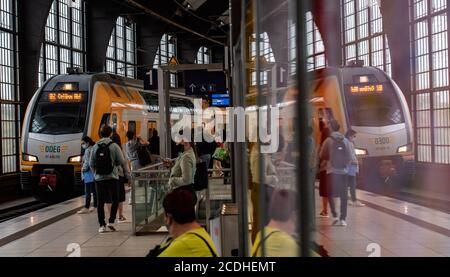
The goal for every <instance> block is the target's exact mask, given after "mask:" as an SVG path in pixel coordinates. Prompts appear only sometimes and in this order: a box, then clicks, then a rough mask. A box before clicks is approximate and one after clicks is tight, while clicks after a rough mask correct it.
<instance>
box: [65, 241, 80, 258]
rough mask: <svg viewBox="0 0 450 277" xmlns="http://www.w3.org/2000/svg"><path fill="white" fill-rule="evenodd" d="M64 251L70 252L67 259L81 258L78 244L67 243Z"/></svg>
mask: <svg viewBox="0 0 450 277" xmlns="http://www.w3.org/2000/svg"><path fill="white" fill-rule="evenodd" d="M66 251H67V252H70V254H69V255H67V257H81V248H80V245H79V244H78V243H74V242H72V243H69V244H68V245H67V247H66Z"/></svg>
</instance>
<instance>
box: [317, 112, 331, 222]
mask: <svg viewBox="0 0 450 277" xmlns="http://www.w3.org/2000/svg"><path fill="white" fill-rule="evenodd" d="M319 130H320V146H319V153H320V150H321V149H322V146H323V143H324V142H325V140H326V139H327V138H328V137H329V136H330V129H329V128H327V127H326V125H325V122H323V120H321V121H320V122H319ZM319 196H320V197H321V198H322V211H321V212H320V214H319V216H321V217H329V215H328V185H327V161H326V160H324V159H320V158H319Z"/></svg>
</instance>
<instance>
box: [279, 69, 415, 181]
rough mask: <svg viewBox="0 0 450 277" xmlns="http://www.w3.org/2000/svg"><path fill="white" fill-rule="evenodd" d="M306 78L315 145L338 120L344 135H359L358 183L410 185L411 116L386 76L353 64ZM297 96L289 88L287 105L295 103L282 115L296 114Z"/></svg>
mask: <svg viewBox="0 0 450 277" xmlns="http://www.w3.org/2000/svg"><path fill="white" fill-rule="evenodd" d="M308 80H309V84H310V86H309V88H310V93H311V94H310V95H311V96H310V101H309V102H310V105H311V113H312V126H313V130H314V131H313V136H314V138H315V141H316V145H317V146H319V145H320V138H321V132H322V128H321V127H327V124H328V122H330V120H332V119H336V120H337V121H338V122H339V123H340V125H341V129H340V132H341V133H343V134H345V133H346V132H347V131H348V130H350V129H352V130H354V131H356V133H357V135H356V140H355V152H356V155H357V157H358V160H359V164H360V174H359V177H360V178H359V181H360V182H359V183H360V184H362V185H369V184H370V185H375V186H380V184H383V183H388V184H393V182H392V181H393V180H395V184H396V185H397V184H404V183H405V182H410V181H411V179H412V178H413V177H414V172H415V158H414V136H413V129H412V121H411V115H410V111H409V108H408V104H407V102H406V99H405V97H404V94H403V93H402V91H401V90H400V88H399V87H398V86H397V84H396V83H395V82H394V81H393V80H392V79H391V78H390V77H389V76H388V75H387V74H386V73H385V72H383V71H382V70H380V69H378V68H376V67H368V66H363V63H362V62H361V61H353V62H351V63H349V64H348V65H347V66H344V67H327V68H323V69H319V70H316V71H314V72H311V74H310V76H309V78H308ZM296 94H298V91H297V90H295V89H294V90H292V89H290V90H288V92H287V94H286V95H285V98H284V101H283V102H284V103H285V104H286V103H291V104H288V105H286V107H285V108H284V111H283V112H281V114H282V117H288V118H292V116H293V115H294V114H295V108H294V107H295V104H294V103H295V101H293V100H295V98H296V97H295V95H296ZM287 122H289V120H288V121H287ZM288 129H291V130H292V128H288ZM284 133H285V134H286V131H284ZM287 133H289V131H287ZM291 133H292V131H291ZM285 136H287V137H289V134H287V135H285ZM290 137H293V136H292V134H291V135H290Z"/></svg>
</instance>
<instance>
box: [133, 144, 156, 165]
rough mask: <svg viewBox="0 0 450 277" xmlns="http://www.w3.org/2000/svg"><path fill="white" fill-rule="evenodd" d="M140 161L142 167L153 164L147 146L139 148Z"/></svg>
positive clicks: (140, 145)
mask: <svg viewBox="0 0 450 277" xmlns="http://www.w3.org/2000/svg"><path fill="white" fill-rule="evenodd" d="M137 154H138V160H139V164H140V165H141V166H146V165H149V164H151V163H152V160H151V156H150V151H149V150H148V146H147V145H142V144H139V146H138V148H137Z"/></svg>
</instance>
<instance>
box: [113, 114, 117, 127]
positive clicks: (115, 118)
mask: <svg viewBox="0 0 450 277" xmlns="http://www.w3.org/2000/svg"><path fill="white" fill-rule="evenodd" d="M112 127H113V129H116V128H117V114H115V113H113V114H112Z"/></svg>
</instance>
